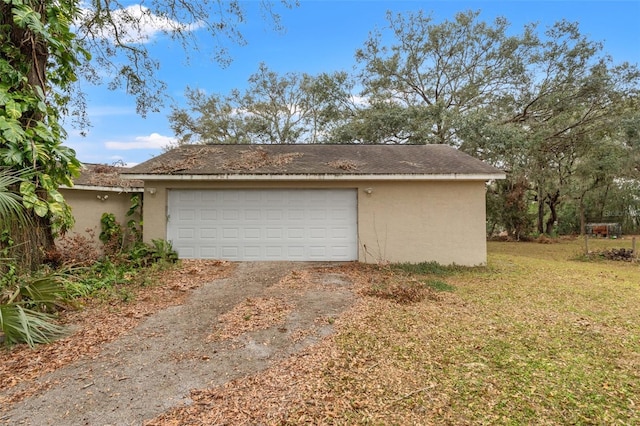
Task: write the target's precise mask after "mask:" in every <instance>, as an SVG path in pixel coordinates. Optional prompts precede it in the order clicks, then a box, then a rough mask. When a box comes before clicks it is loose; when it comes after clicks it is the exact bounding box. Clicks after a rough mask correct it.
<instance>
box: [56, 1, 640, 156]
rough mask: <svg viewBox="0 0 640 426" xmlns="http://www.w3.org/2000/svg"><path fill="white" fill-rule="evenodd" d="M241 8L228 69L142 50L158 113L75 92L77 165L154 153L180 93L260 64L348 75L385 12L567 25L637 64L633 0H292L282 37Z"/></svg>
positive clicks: (167, 47)
mask: <svg viewBox="0 0 640 426" xmlns="http://www.w3.org/2000/svg"><path fill="white" fill-rule="evenodd" d="M243 4H244V6H245V7H246V9H247V17H248V19H247V22H246V24H245V25H243V26H241V27H240V30H241V31H242V32H243V34H244V36H245V38H246V40H247V42H248V44H247V45H245V46H233V45H229V47H231V52H230V53H231V56H232V58H233V62H232V64H231V65H230V66H228V67H226V68H222V67H220V66H219V65H218V64H217V63H215V62H214V61H213V60H211V54H210V53H211V51H212V49H211V48H209V47H208V46H207V45H206V44H205V45H203V46H201V52H199V53H192V57H191V58H190V61H189V62H187V60H186V57H185V55H184V53H183V52H182V50H181V48H180V46H177V45H174V44H170V43H169V42H168V41H167V40H166V39H163V38H162V37H155V38H154V39H153V42H152V43H150V44H149V48H150V50H151V52H152V54H153V55H155V57H156V58H157V59H158V60H159V61H160V64H161V69H160V71H159V76H160V78H161V79H163V80H165V82H166V83H167V85H168V89H167V94H168V96H169V97H170V98H171V99H169V100H167V105H166V107H165V108H164V109H163V111H162V112H160V113H152V114H149V115H148V116H147V117H146V118H142V117H140V116H138V115H137V114H136V111H135V101H134V99H133V98H131V97H128V96H127V95H126V94H125V93H123V92H122V91H109V90H107V89H106V88H104V87H95V86H94V87H92V86H88V85H84V88H85V90H86V92H87V95H88V116H89V120H90V121H91V124H92V126H91V128H90V129H89V132H88V135H87V136H86V137H82V136H80V135H79V132H78V131H77V130H75V129H73V128H72V127H71V126H70V125H67V130H68V132H69V137H68V140H67V142H66V145H68V146H70V147H72V148H74V149H75V150H76V152H77V155H78V158H79V159H80V161H82V162H87V163H107V164H112V163H114V162H119V161H122V162H124V163H127V164H136V163H140V162H143V161H145V160H148V159H149V158H151V157H153V156H155V155H158V154H160V153H162V146H163V145H165V144H166V143H167V142H168V141H170V140H171V138H172V137H173V134H172V131H171V128H170V126H169V123H168V120H167V115H168V113H169V111H170V108H169V106H170V105H171V104H172V103H174V104H177V105H184V95H183V94H184V90H185V88H186V87H187V86H190V87H192V88H199V89H203V90H205V91H207V92H208V93H221V94H226V93H228V92H229V91H230V90H231V89H234V88H238V89H242V88H243V87H244V86H245V84H246V81H247V79H248V77H249V76H250V75H251V74H253V73H255V72H256V71H257V69H258V65H259V64H260V63H261V62H264V63H266V64H267V65H268V67H269V68H270V69H272V70H274V71H277V72H279V73H285V72H290V71H291V72H306V73H309V74H317V73H320V72H331V71H337V70H351V68H352V67H353V66H354V65H355V59H354V53H355V51H356V49H358V48H359V47H362V46H363V44H364V42H365V41H366V40H367V38H368V34H369V32H370V31H372V30H374V29H375V28H381V27H384V26H385V24H386V19H385V14H386V11H387V10H391V11H393V12H406V11H417V10H420V9H422V10H424V11H425V12H430V13H432V16H433V18H434V21H435V22H440V21H442V20H447V19H449V20H450V19H453V17H454V15H455V13H457V12H460V11H466V10H480V11H481V15H480V18H481V19H482V20H486V21H492V20H493V19H494V18H495V17H496V16H504V17H506V18H507V19H508V20H509V22H510V23H511V28H512V29H513V31H514V32H520V31H521V29H522V27H523V26H524V25H525V24H527V23H531V22H538V23H539V26H540V28H545V27H547V26H550V25H552V24H553V23H555V22H557V21H558V20H561V19H567V20H569V21H576V22H579V23H580V29H581V31H582V33H583V34H586V35H588V36H589V37H590V39H591V40H594V41H602V42H603V43H604V46H605V47H604V51H605V52H606V53H608V54H609V55H611V56H612V57H613V58H614V61H615V62H624V61H628V62H631V63H636V64H640V0H624V1H615V0H611V1H602V0H600V1H595V0H593V1H584V0H583V1H568V0H555V1H528V0H510V1H509V0H436V1H417V0H416V1H387V0H352V1H351V0H343V1H338V0H324V1H323V0H315V1H310V0H301V1H300V6H299V7H297V8H294V9H291V10H287V9H282V10H280V12H281V15H282V24H283V25H284V27H285V31H284V32H283V33H277V32H273V31H271V30H270V29H269V26H268V25H267V24H265V22H264V21H263V20H262V19H261V17H260V12H259V9H258V2H256V1H245V2H243Z"/></svg>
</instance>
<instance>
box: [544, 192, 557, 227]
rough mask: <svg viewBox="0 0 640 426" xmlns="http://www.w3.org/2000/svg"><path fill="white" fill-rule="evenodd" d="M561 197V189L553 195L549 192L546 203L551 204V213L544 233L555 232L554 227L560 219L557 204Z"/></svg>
mask: <svg viewBox="0 0 640 426" xmlns="http://www.w3.org/2000/svg"><path fill="white" fill-rule="evenodd" d="M559 199H560V191H556V192H555V194H553V195H550V194H547V201H546V203H547V205H548V206H549V210H550V211H551V214H550V215H549V219H547V223H546V227H545V231H544V233H545V234H547V235H551V234H553V227H554V226H555V224H556V222H557V221H558V212H557V206H558V204H559Z"/></svg>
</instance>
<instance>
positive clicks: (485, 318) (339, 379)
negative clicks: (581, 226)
mask: <svg viewBox="0 0 640 426" xmlns="http://www.w3.org/2000/svg"><path fill="white" fill-rule="evenodd" d="M597 244H598V245H602V246H606V245H607V244H615V245H616V246H621V245H624V244H628V242H627V241H617V242H613V243H611V242H604V241H603V242H597ZM489 249H490V257H489V266H488V267H486V268H480V269H477V268H476V269H470V270H457V271H450V272H446V271H445V273H441V272H434V273H435V276H434V275H433V274H424V275H420V274H416V273H413V274H412V275H410V276H407V275H406V274H402V273H399V272H398V271H397V270H394V269H390V268H378V267H372V266H366V265H348V266H346V267H345V268H344V272H345V273H348V274H349V276H350V277H351V279H352V280H353V281H354V286H355V289H356V290H357V291H358V293H359V294H361V297H360V299H359V300H358V302H357V303H356V305H355V307H354V308H353V309H351V310H350V311H349V312H348V313H346V314H345V315H343V316H341V317H339V318H337V319H336V321H335V325H336V327H337V330H338V331H337V334H335V335H333V336H331V337H328V338H326V339H325V340H324V341H322V342H321V343H319V344H318V345H316V346H314V347H312V348H309V349H308V350H306V351H304V352H303V353H300V354H297V355H295V356H293V357H291V358H289V359H287V360H284V361H282V362H280V363H278V364H276V365H274V366H273V367H271V368H269V369H268V370H266V371H264V372H262V373H260V374H257V375H254V376H250V377H245V378H242V379H238V380H235V381H233V382H230V383H227V384H226V385H224V386H221V387H218V388H213V389H205V390H194V391H193V394H192V397H193V399H194V401H195V403H194V404H193V405H191V406H190V407H184V408H180V409H176V410H173V411H170V412H167V413H166V414H165V415H163V416H161V417H159V418H158V419H155V420H154V421H152V422H151V423H149V424H150V425H172V424H175V425H178V424H180V425H196V424H198V425H201V424H204V425H212V424H234V425H236V424H237V425H254V424H272V425H284V424H327V425H328V424H331V425H351V424H403V425H404V424H420V425H429V424H629V425H630V424H638V423H640V411H638V409H637V407H638V406H639V405H640V310H639V309H638V306H640V268H638V265H633V264H628V263H621V262H617V263H614V262H607V261H602V262H583V261H579V260H576V259H577V258H578V257H579V254H580V252H581V249H580V242H579V241H558V242H557V243H555V244H538V243H490V245H489ZM433 279H438V280H441V281H444V282H446V283H447V284H448V285H450V286H452V287H454V288H455V291H446V292H436V293H434V294H435V295H436V296H437V297H432V298H423V299H422V300H420V301H417V302H415V303H409V304H402V303H398V302H397V301H395V300H393V298H386V297H385V298H380V297H377V296H378V295H375V296H376V297H374V295H372V294H371V292H370V290H371V289H372V286H375V285H379V284H380V282H381V281H380V280H387V281H388V282H389V283H392V282H393V283H392V284H393V285H401V281H402V280H418V281H423V282H427V281H428V280H433ZM394 280H395V281H394ZM367 294H368V295H367Z"/></svg>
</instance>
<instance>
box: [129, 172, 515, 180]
mask: <svg viewBox="0 0 640 426" xmlns="http://www.w3.org/2000/svg"><path fill="white" fill-rule="evenodd" d="M122 178H123V179H131V180H134V179H135V180H143V181H161V180H164V181H167V180H169V181H263V182H264V181H354V180H355V181H371V180H385V181H389V180H391V181H394V180H398V181H399V180H405V181H407V180H408V181H446V180H448V181H451V180H458V181H462V180H464V181H469V180H474V181H488V180H495V179H505V178H506V174H505V173H503V172H498V173H434V174H357V175H356V174H286V175H285V174H280V175H277V174H198V175H194V174H185V175H165V174H163V175H159V174H130V175H125V174H123V175H122Z"/></svg>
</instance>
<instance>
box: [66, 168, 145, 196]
mask: <svg viewBox="0 0 640 426" xmlns="http://www.w3.org/2000/svg"><path fill="white" fill-rule="evenodd" d="M126 170H127V168H125V167H117V166H111V165H107V164H92V163H84V164H83V165H82V170H81V171H80V176H78V177H77V178H75V179H74V180H73V185H74V188H76V189H93V190H112V191H121V192H137V191H142V188H143V187H144V182H143V181H141V180H132V179H123V178H122V173H123V172H124V171H126Z"/></svg>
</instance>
